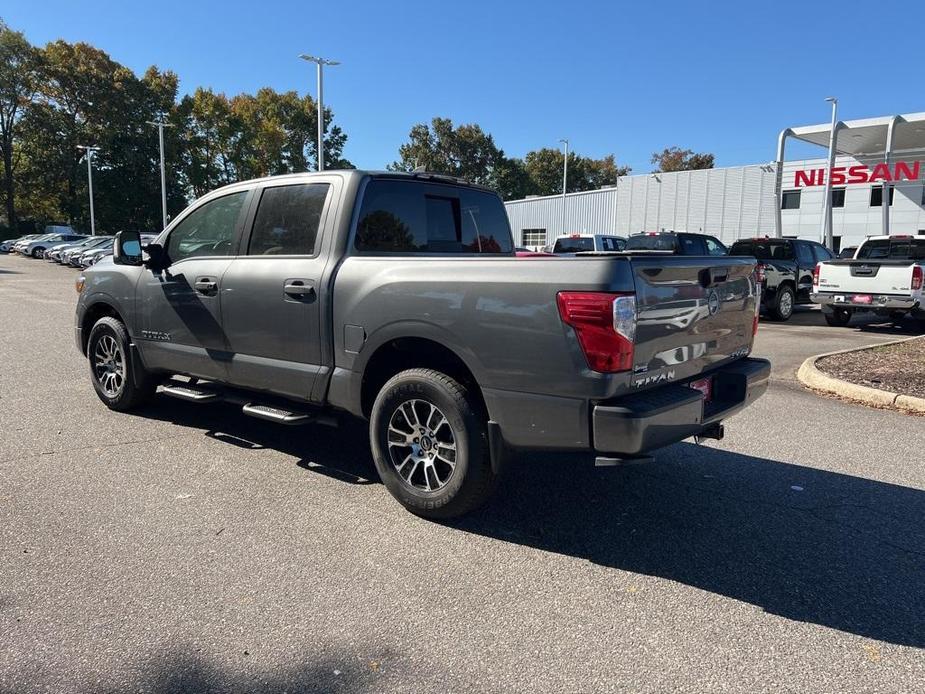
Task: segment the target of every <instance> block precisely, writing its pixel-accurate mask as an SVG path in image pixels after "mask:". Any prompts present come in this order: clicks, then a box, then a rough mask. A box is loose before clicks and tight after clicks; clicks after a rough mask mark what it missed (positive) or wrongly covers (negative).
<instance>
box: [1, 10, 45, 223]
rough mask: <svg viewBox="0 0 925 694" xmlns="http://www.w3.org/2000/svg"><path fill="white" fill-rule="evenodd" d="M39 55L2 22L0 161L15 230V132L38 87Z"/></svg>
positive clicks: (9, 218)
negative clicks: (0, 160) (0, 161)
mask: <svg viewBox="0 0 925 694" xmlns="http://www.w3.org/2000/svg"><path fill="white" fill-rule="evenodd" d="M39 65H40V56H39V52H38V51H36V50H35V48H33V47H32V45H31V44H30V43H29V42H28V41H27V40H26V37H25V36H23V34H22V33H20V32H18V31H13V30H12V29H10V28H9V27H8V26H7V25H6V24H5V23H4V22H3V20H0V159H2V161H3V199H4V200H3V201H4V209H5V212H6V221H7V224H8V225H9V226H10V227H11V228H14V229H15V227H16V185H15V178H14V173H15V170H16V165H17V163H18V159H19V157H18V155H17V154H16V153H15V152H14V147H15V145H16V134H17V133H16V131H17V127H18V125H19V121H20V119H21V117H22V115H23V113H24V112H25V110H26V109H27V108H28V107H29V105H30V104H31V103H32V100H33V98H34V97H35V92H36V89H37V87H38V83H39V80H38V71H39Z"/></svg>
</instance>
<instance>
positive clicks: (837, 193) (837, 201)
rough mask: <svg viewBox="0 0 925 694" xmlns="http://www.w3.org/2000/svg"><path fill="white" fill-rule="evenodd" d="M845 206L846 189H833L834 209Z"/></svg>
mask: <svg viewBox="0 0 925 694" xmlns="http://www.w3.org/2000/svg"><path fill="white" fill-rule="evenodd" d="M844 206H845V189H844V188H832V207H844Z"/></svg>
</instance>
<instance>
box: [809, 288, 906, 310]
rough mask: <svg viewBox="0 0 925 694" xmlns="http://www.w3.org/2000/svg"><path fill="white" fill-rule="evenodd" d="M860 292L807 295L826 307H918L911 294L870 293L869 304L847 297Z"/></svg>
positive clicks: (872, 308)
mask: <svg viewBox="0 0 925 694" xmlns="http://www.w3.org/2000/svg"><path fill="white" fill-rule="evenodd" d="M861 293H862V292H854V293H845V294H834V293H828V292H826V293H825V294H810V295H809V297H810V299H812V301H813V303H817V304H819V305H820V306H822V308H823V310H825V309H826V308H829V309H831V308H850V309H857V310H863V311H873V310H878V309H883V310H885V311H914V310H915V309H917V308H918V307H919V303H920V302H919V300H918V299H915V298H913V297H911V296H897V295H893V294H871V295H869V296H870V303H869V304H860V303H855V302H853V301H848V299H849V298H850V297H852V296H855V295H856V294H861ZM836 297H842V299H844V300H842V301H837V300H836Z"/></svg>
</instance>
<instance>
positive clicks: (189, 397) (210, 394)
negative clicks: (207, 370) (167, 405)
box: [161, 385, 221, 402]
mask: <svg viewBox="0 0 925 694" xmlns="http://www.w3.org/2000/svg"><path fill="white" fill-rule="evenodd" d="M161 392H162V393H164V395H169V396H171V397H173V398H178V399H180V400H186V401H187V402H215V401H216V400H220V399H221V398H220V397H219V394H218V393H216V392H215V391H214V390H205V389H204V388H197V387H196V386H193V385H168V386H161Z"/></svg>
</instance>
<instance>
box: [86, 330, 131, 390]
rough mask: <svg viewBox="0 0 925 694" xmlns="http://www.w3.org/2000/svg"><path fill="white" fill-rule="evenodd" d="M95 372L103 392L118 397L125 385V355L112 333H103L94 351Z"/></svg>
mask: <svg viewBox="0 0 925 694" xmlns="http://www.w3.org/2000/svg"><path fill="white" fill-rule="evenodd" d="M93 374H94V376H96V380H97V382H98V383H99V384H100V387H101V388H102V389H103V392H104V393H106V395H107V396H108V397H110V398H114V397H117V396H118V395H119V393H121V392H122V387H123V386H124V385H125V355H123V354H122V348H121V347H119V343H118V342H116V338H114V337H113V336H112V335H103V336H102V337H101V338H100V339H99V341H98V342H97V343H96V349H94V351H93Z"/></svg>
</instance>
